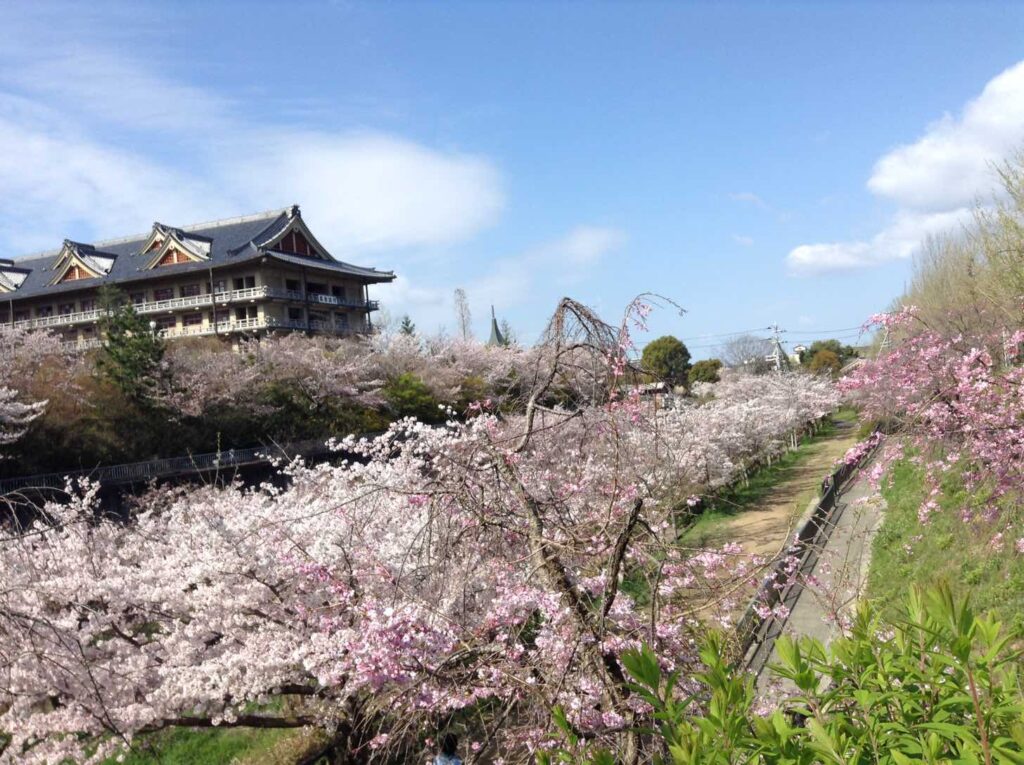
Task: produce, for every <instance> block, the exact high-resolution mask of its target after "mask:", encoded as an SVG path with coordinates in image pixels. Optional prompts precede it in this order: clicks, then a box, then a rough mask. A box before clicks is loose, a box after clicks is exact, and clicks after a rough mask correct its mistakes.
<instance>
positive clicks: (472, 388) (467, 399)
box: [455, 375, 488, 415]
mask: <svg viewBox="0 0 1024 765" xmlns="http://www.w3.org/2000/svg"><path fill="white" fill-rule="evenodd" d="M487 395H488V393H487V381H486V380H484V378H482V377H480V376H479V375H470V376H469V377H466V378H464V379H463V380H462V382H461V383H459V396H458V398H457V399H456V400H455V411H456V412H457V413H458V414H460V415H464V414H466V413H467V412H468V411H469V406H470V404H474V403H476V402H478V401H483V400H484V399H485V398H487Z"/></svg>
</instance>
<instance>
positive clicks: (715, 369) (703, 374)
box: [689, 359, 722, 385]
mask: <svg viewBox="0 0 1024 765" xmlns="http://www.w3.org/2000/svg"><path fill="white" fill-rule="evenodd" d="M721 371H722V361H721V359H703V360H701V361H698V362H697V363H696V364H694V365H693V366H692V367H690V373H689V379H690V385H693V384H694V383H699V382H705V383H716V382H718V381H719V379H720V378H719V375H718V373H719V372H721Z"/></svg>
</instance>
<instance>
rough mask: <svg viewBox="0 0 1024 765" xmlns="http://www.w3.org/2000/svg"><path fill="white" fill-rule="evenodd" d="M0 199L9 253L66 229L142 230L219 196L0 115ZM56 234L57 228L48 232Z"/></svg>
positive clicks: (178, 176)
mask: <svg viewBox="0 0 1024 765" xmlns="http://www.w3.org/2000/svg"><path fill="white" fill-rule="evenodd" d="M0 203H2V209H3V219H4V221H6V222H7V227H6V228H7V230H6V231H5V230H0V237H2V238H3V239H4V240H6V243H7V244H8V247H13V246H17V247H18V249H17V250H14V251H11V250H10V249H8V248H5V251H6V252H10V253H11V254H15V253H18V254H26V253H27V252H29V251H33V250H38V249H48V248H53V247H56V246H58V245H59V244H60V239H61V238H62V237H63V236H64V235H68V234H70V233H71V231H70V229H71V228H72V227H75V228H77V227H78V226H81V225H86V226H87V227H89V228H91V229H92V230H94V231H104V232H106V233H107V234H114V235H116V234H129V233H134V232H136V231H140V230H142V229H141V228H140V227H141V226H143V225H146V224H145V223H143V222H144V221H145V222H152V220H153V218H154V217H160V218H164V219H166V220H181V221H190V220H191V221H194V220H201V219H203V217H204V216H208V215H209V210H210V207H211V206H212V207H214V208H216V207H218V206H221V205H224V204H226V201H225V199H224V198H223V197H222V196H220V194H219V193H218V192H217V191H215V190H214V189H212V188H210V187H209V186H207V185H206V184H204V183H203V182H201V181H198V180H196V179H195V178H192V177H189V176H188V175H186V174H183V173H179V172H176V171H174V170H172V169H170V168H167V167H164V166H161V165H158V164H155V163H153V162H150V161H149V160H147V159H146V158H144V157H141V156H138V155H136V154H133V153H131V152H127V151H124V150H120V149H114V148H111V147H107V146H103V145H101V144H98V143H96V142H93V141H90V140H89V139H87V138H84V137H82V136H80V135H76V134H73V133H66V132H63V131H60V130H41V129H34V128H26V127H23V126H21V125H19V124H17V123H14V122H12V121H10V120H7V119H4V118H3V117H2V116H0ZM56 232H63V233H61V234H59V235H58V234H56Z"/></svg>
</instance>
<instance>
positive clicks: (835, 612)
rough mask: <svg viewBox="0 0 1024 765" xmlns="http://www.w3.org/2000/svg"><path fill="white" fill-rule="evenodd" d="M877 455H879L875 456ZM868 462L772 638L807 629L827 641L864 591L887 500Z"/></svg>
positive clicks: (804, 632)
mask: <svg viewBox="0 0 1024 765" xmlns="http://www.w3.org/2000/svg"><path fill="white" fill-rule="evenodd" d="M875 459H877V455H876V457H875ZM871 464H872V462H868V463H867V464H866V465H865V466H863V467H862V468H861V470H860V471H859V472H858V473H857V476H856V477H855V478H854V479H853V480H852V481H851V482H850V483H848V484H847V486H846V488H845V489H844V491H843V492H842V494H841V495H840V497H839V499H838V502H837V504H836V509H835V511H834V512H833V514H832V516H831V517H830V520H829V522H830V525H831V526H832V530H831V534H830V535H829V538H828V541H827V542H826V543H825V545H824V547H823V549H821V550H815V551H812V552H811V553H810V554H809V558H808V562H807V565H806V567H805V568H804V569H803V576H804V577H805V578H806V577H811V580H810V581H811V584H810V585H808V586H802V585H799V584H798V585H796V586H794V587H793V588H792V589H791V590H790V591H789V593H787V595H786V597H785V603H786V605H787V607H788V608H789V609H790V615H789V618H788V619H786V621H785V622H784V623H783V624H778V623H776V624H774V625H773V626H772V629H771V630H770V632H769V633H768V640H769V641H771V643H772V658H771V659H770V660H769V662H768V663H769V664H772V663H775V662H777V660H778V657H777V656H776V655H775V650H774V642H775V639H776V638H778V636H779V635H780V634H786V635H791V636H798V635H807V636H810V637H814V638H817V639H818V640H820V641H821V642H822V643H825V644H826V645H827V644H828V643H829V642H831V640H832V639H833V637H834V636H835V635H836V633H837V631H838V625H837V622H836V617H837V616H838V617H839V618H840V619H842V618H844V616H846V615H849V614H850V613H851V612H852V610H853V608H854V607H855V605H856V602H857V599H858V598H859V597H860V594H861V592H862V591H863V587H864V583H865V581H866V578H867V572H868V565H869V564H870V560H871V544H872V541H873V540H874V537H875V534H876V533H877V532H878V529H879V528H880V526H881V523H882V517H883V511H884V503H883V501H882V500H881V498H880V497H878V496H877V495H876V492H875V490H874V489H873V488H872V487H871V486H870V485H869V484H868V480H867V471H868V469H869V468H870V466H871ZM770 676H771V672H770V671H765V672H762V673H761V675H760V677H759V678H758V686H759V687H760V688H764V687H765V686H766V684H767V681H768V680H769V678H770Z"/></svg>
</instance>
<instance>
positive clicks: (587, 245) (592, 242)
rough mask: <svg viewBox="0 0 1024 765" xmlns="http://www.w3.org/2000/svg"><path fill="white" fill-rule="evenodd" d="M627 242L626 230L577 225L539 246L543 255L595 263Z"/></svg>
mask: <svg viewBox="0 0 1024 765" xmlns="http://www.w3.org/2000/svg"><path fill="white" fill-rule="evenodd" d="M625 242H626V235H625V233H624V232H622V231H620V230H619V229H615V228H605V227H602V226H577V227H576V228H574V229H572V230H571V231H569V232H568V233H567V234H566V235H565V236H563V237H561V238H559V239H557V240H555V241H553V242H550V243H549V244H546V245H544V246H542V247H541V248H539V250H538V253H537V254H539V255H541V256H543V257H550V258H558V259H563V258H564V259H567V260H568V261H569V262H570V263H572V264H574V265H580V266H582V265H587V264H590V263H595V262H597V261H598V260H600V259H601V258H602V257H604V256H605V255H606V254H608V253H609V252H611V251H612V250H615V249H618V248H619V247H621V246H622V245H623V244H625Z"/></svg>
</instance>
